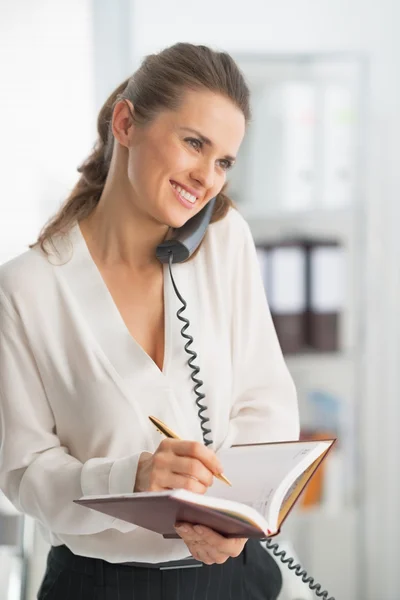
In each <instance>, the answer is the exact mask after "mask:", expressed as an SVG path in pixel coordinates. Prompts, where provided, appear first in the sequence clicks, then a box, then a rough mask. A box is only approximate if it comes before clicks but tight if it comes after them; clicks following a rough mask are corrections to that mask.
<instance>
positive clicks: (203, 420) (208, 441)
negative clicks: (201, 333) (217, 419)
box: [168, 252, 213, 446]
mask: <svg viewBox="0 0 400 600" xmlns="http://www.w3.org/2000/svg"><path fill="white" fill-rule="evenodd" d="M172 262H173V255H172V252H170V255H169V261H168V266H169V274H170V277H171V281H172V286H173V288H174V291H175V294H176V295H177V297H178V299H179V300H180V302H181V303H182V306H181V308H180V309H179V310H178V312H177V313H176V316H177V317H178V319H179V320H180V321H182V323H183V327H182V329H181V335H182V337H183V338H184V339H185V340H188V341H187V342H186V344H185V352H186V353H187V354H189V357H190V358H189V360H188V365H189V367H190V368H191V369H192V373H191V375H190V377H191V379H192V381H193V383H194V388H193V391H194V393H195V394H196V405H197V407H198V415H199V419H200V426H201V432H202V434H203V442H204V445H205V446H210V445H211V444H212V443H213V441H212V439H209V438H208V437H207V436H208V434H209V433H211V429H208V428H207V427H206V423H208V422H209V421H210V419H209V418H207V417H204V416H203V412H204V411H205V410H207V406H206V405H205V404H202V401H203V400H204V398H205V397H206V396H205V394H203V393H202V392H199V388H200V387H201V386H202V385H203V381H202V380H201V379H199V378H198V377H197V375H198V373H199V372H200V367H198V366H197V365H195V364H194V361H195V360H196V358H197V353H196V352H195V351H194V350H193V349H191V348H190V346H191V345H192V344H193V337H192V336H191V335H189V334H188V333H187V332H186V330H187V328H188V327H189V325H190V321H189V319H187V318H186V317H183V316H182V313H183V312H184V311H185V310H186V307H187V303H186V301H185V300H184V298H183V297H182V296H181V294H180V293H179V290H178V288H177V286H176V283H175V280H174V277H173V275H172V268H171V265H172Z"/></svg>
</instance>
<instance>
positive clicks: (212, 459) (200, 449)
mask: <svg viewBox="0 0 400 600" xmlns="http://www.w3.org/2000/svg"><path fill="white" fill-rule="evenodd" d="M171 441H172V442H175V443H174V444H173V445H172V446H171V448H173V451H174V452H175V454H177V455H178V456H186V457H187V456H189V457H191V458H196V459H197V460H199V461H200V462H201V463H203V465H204V466H205V467H207V469H209V470H210V471H211V472H212V473H214V475H219V474H221V473H222V465H221V463H220V462H219V460H218V458H217V456H216V454H215V452H213V451H212V450H210V449H209V448H207V446H205V445H204V444H202V443H200V442H193V441H186V440H171Z"/></svg>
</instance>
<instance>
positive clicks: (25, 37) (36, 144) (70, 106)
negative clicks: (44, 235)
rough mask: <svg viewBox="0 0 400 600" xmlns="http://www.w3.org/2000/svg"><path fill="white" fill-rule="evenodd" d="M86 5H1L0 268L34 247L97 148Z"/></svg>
mask: <svg viewBox="0 0 400 600" xmlns="http://www.w3.org/2000/svg"><path fill="white" fill-rule="evenodd" d="M91 27H92V23H91V14H90V2H89V0H69V2H52V1H51V0H35V1H34V2H32V1H31V0H16V1H14V2H11V1H8V2H1V3H0V82H1V85H0V111H1V122H2V125H1V127H2V132H1V137H2V140H3V143H2V144H0V165H1V166H0V169H1V197H2V199H1V210H0V262H3V261H5V260H6V259H8V258H11V257H12V256H14V255H16V254H18V253H19V252H21V251H23V250H24V249H25V247H26V245H27V244H28V243H31V242H33V241H34V240H35V237H36V235H37V233H38V230H39V228H40V227H41V226H42V224H43V220H44V219H45V218H47V217H48V216H50V214H52V212H53V211H54V210H55V209H56V208H57V207H58V205H59V203H60V202H61V200H62V199H63V198H64V197H65V195H66V193H67V191H68V189H69V188H70V187H72V185H73V183H74V181H75V180H76V177H77V174H76V167H77V166H78V165H79V162H80V161H81V160H82V159H83V158H84V157H85V156H86V154H87V152H88V150H90V148H91V146H92V143H93V141H94V129H93V127H94V122H95V121H94V119H95V114H94V110H93V106H92V104H93V65H92V58H93V57H92V31H91Z"/></svg>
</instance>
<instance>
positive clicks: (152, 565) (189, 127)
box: [0, 44, 298, 600]
mask: <svg viewBox="0 0 400 600" xmlns="http://www.w3.org/2000/svg"><path fill="white" fill-rule="evenodd" d="M249 118H250V109H249V92H248V88H247V86H246V83H245V81H244V79H243V77H242V75H241V73H240V71H239V69H238V68H237V66H236V64H235V63H234V61H233V60H232V58H231V57H230V56H229V55H227V54H226V53H222V52H214V51H213V50H211V49H209V48H207V47H205V46H194V45H191V44H177V45H175V46H172V47H171V48H167V49H166V50H164V51H162V52H160V53H159V54H157V55H153V56H149V57H147V58H146V59H145V61H144V62H143V64H142V66H141V67H140V68H139V70H138V71H137V72H136V73H135V74H134V75H132V77H130V78H129V79H128V80H126V81H125V82H124V83H123V84H121V85H120V86H119V87H118V89H117V90H115V92H114V93H113V94H112V95H111V96H110V98H109V99H108V100H107V102H106V103H105V105H104V106H103V108H102V110H101V112H100V115H99V118H98V133H99V138H98V140H97V142H96V145H95V147H94V149H93V152H92V153H91V154H90V156H89V157H88V159H87V160H86V161H85V162H84V163H83V165H82V166H81V167H80V169H79V171H80V173H81V176H80V178H79V181H78V182H77V184H76V186H75V188H74V189H73V191H72V193H71V195H70V197H69V198H67V200H66V202H65V204H64V206H63V207H62V208H61V209H60V211H59V212H58V214H56V215H55V217H54V218H53V219H52V220H51V221H50V222H49V223H48V224H47V225H46V226H45V228H44V230H43V231H42V233H41V235H40V236H39V239H38V242H37V243H36V244H33V246H32V247H31V248H30V250H28V251H27V252H25V253H24V254H22V255H21V256H19V257H17V258H16V259H14V260H13V261H11V262H9V263H6V264H5V265H3V266H2V267H1V268H0V348H1V352H0V382H1V393H0V429H1V431H2V434H3V435H2V443H1V446H0V488H1V489H2V490H3V491H4V493H5V494H6V496H7V497H8V498H9V499H10V500H11V502H12V503H13V504H14V505H15V506H16V508H17V509H18V510H19V511H21V512H22V513H25V514H28V515H30V516H32V517H33V518H35V519H36V520H37V521H38V522H39V523H40V526H41V528H42V531H43V533H44V535H45V537H46V539H47V540H48V541H49V542H50V544H51V546H52V548H51V550H50V553H49V558H48V567H47V571H46V574H45V577H44V580H43V583H42V586H41V589H40V591H39V595H38V599H39V600H84V599H85V600H86V598H93V597H94V596H95V595H97V594H98V593H99V594H101V597H102V598H103V600H111V599H112V600H114V599H115V598H119V600H125V599H128V598H129V599H132V598H137V599H139V598H140V599H141V598H143V599H144V598H145V599H146V600H161V598H165V597H166V596H165V594H164V592H165V589H168V597H171V598H174V599H176V600H179V599H181V600H186V598H192V599H193V600H204V599H205V598H207V600H218V599H222V598H226V597H227V595H229V597H230V598H231V599H232V600H239V599H241V600H257V599H259V598H263V599H265V600H267V599H268V600H275V599H276V598H277V595H278V593H279V588H280V582H281V578H280V571H279V569H278V567H277V565H276V564H275V562H274V561H273V559H272V558H271V557H270V555H269V554H267V553H266V552H265V550H264V549H263V548H262V547H261V546H260V544H259V543H257V542H255V541H252V540H249V541H247V540H245V539H230V540H228V539H225V538H223V537H222V536H221V535H219V534H218V533H217V532H215V531H212V530H210V529H207V528H205V527H202V528H201V529H200V530H199V529H198V528H195V527H191V526H189V525H187V524H183V528H182V529H180V530H179V535H180V539H168V540H167V539H163V538H160V537H159V536H157V535H156V534H154V533H153V532H150V531H148V530H144V529H142V528H140V527H135V526H133V525H131V524H129V523H126V522H124V521H119V520H116V519H112V518H111V517H107V516H105V515H101V514H100V513H98V514H95V513H94V511H90V510H89V509H86V508H84V507H82V506H78V505H77V504H75V503H74V500H76V499H77V498H80V497H81V496H83V495H86V496H87V495H93V494H94V495H104V494H118V493H122V494H126V493H130V492H133V491H137V492H141V491H153V490H154V491H156V490H157V491H158V490H166V489H173V488H185V489H188V490H191V491H193V492H197V493H201V494H203V493H205V492H206V490H207V489H208V488H209V487H210V486H211V485H212V483H213V479H214V476H215V475H216V474H218V473H220V472H221V468H222V467H221V465H220V464H219V461H218V458H217V455H216V451H217V450H218V449H219V448H221V447H229V446H231V445H233V444H241V443H248V442H250V441H251V442H255V443H257V442H268V441H277V440H290V439H296V438H297V436H298V414H297V402H296V394H295V390H294V387H293V383H292V381H291V378H290V376H289V374H288V371H287V368H286V365H285V363H284V360H283V357H282V353H281V351H280V348H279V344H278V341H277V337H276V335H275V332H274V329H273V324H272V319H271V315H270V313H269V310H268V306H267V303H266V299H265V294H264V288H263V284H262V280H261V276H260V272H259V266H258V260H257V255H256V251H255V247H254V243H253V240H252V238H251V235H250V231H249V227H248V225H247V224H246V223H245V221H244V220H243V218H242V217H241V216H240V215H239V213H238V212H237V211H236V210H234V209H233V208H232V203H231V202H230V200H229V198H228V197H227V196H226V195H225V193H224V192H223V190H224V188H225V184H226V176H227V171H228V169H229V168H230V167H231V165H232V164H233V162H234V161H235V157H236V155H237V153H238V150H239V147H240V144H241V142H242V139H243V136H244V135H245V128H246V124H247V122H248V120H249ZM212 198H216V201H215V205H214V212H213V217H212V223H211V224H210V225H209V226H208V227H207V232H206V235H205V236H204V239H203V241H202V243H201V245H200V246H199V248H198V251H197V253H195V254H193V255H192V257H191V259H190V260H189V261H187V262H182V263H179V264H176V265H174V267H176V268H175V270H174V276H175V277H176V280H177V282H179V287H180V289H181V290H182V293H183V296H184V297H185V298H187V299H188V307H189V308H190V311H191V325H190V331H191V332H192V331H193V330H194V331H195V336H194V337H195V340H196V349H197V350H198V353H199V357H201V372H202V375H204V380H205V382H206V383H207V385H208V388H207V414H208V415H209V418H207V420H208V421H209V422H210V424H211V427H212V436H213V443H212V446H211V445H210V446H208V445H206V444H205V443H203V438H202V431H201V426H200V421H199V418H198V417H199V415H198V411H197V409H198V406H197V405H196V402H195V399H194V389H193V382H192V380H191V378H190V377H189V373H188V364H187V362H188V361H187V354H186V352H185V349H184V347H183V343H182V338H181V332H180V325H179V323H177V321H176V320H174V315H175V314H176V311H177V308H179V307H177V306H176V303H175V297H174V296H173V291H172V292H171V289H172V285H171V282H170V281H169V279H168V277H167V278H166V277H165V276H166V275H167V276H168V270H167V268H166V267H167V265H163V264H161V262H159V261H158V259H157V257H156V247H157V246H158V245H159V244H160V243H161V242H162V241H164V240H165V239H166V238H168V236H170V235H171V232H173V230H175V229H176V228H180V227H182V226H184V225H185V224H186V223H187V221H189V220H190V219H191V217H193V216H194V215H196V214H197V213H199V211H201V210H202V208H203V207H205V206H206V205H208V206H209V207H212V206H213V204H208V203H209V202H210V200H211V199H212ZM193 223H194V221H192V222H191V225H193ZM32 290H34V293H32ZM199 360H200V358H199ZM195 389H197V387H196V388H195ZM150 414H153V415H156V416H157V417H158V418H159V419H161V420H162V421H165V422H166V423H168V425H169V426H170V427H171V428H172V429H174V430H175V431H177V432H179V434H180V437H181V438H182V439H180V440H177V439H167V440H163V441H161V443H160V438H159V437H158V433H157V432H156V431H155V430H154V428H153V426H152V424H151V423H150V421H149V419H148V415H150ZM199 567H200V568H199ZM205 590H207V592H206V593H205ZM96 597H97V596H96Z"/></svg>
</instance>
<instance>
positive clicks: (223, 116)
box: [128, 91, 245, 228]
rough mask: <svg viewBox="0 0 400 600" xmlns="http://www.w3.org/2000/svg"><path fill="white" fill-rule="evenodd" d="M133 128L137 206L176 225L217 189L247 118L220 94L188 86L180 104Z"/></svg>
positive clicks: (131, 168)
mask: <svg viewBox="0 0 400 600" xmlns="http://www.w3.org/2000/svg"><path fill="white" fill-rule="evenodd" d="M131 129H132V132H131V134H130V143H129V147H128V150H129V158H128V179H129V183H130V187H131V188H132V191H133V194H132V201H133V202H134V203H135V209H137V210H140V212H142V213H144V214H146V215H147V216H149V217H150V218H151V219H152V220H155V221H156V222H158V223H162V224H165V225H168V226H170V227H174V228H178V227H181V226H182V225H183V224H184V223H185V222H186V221H187V220H188V219H190V218H191V217H192V216H193V215H195V214H196V213H197V212H199V211H200V210H201V209H202V208H203V207H204V206H205V204H207V202H208V201H209V200H211V198H213V197H214V196H216V195H217V194H218V193H219V192H220V191H221V189H222V187H223V185H224V183H225V181H226V178H227V173H228V171H229V169H230V168H231V167H232V165H233V162H234V160H235V157H236V155H237V153H238V150H239V146H240V144H241V142H242V139H243V136H244V133H245V119H244V116H243V113H242V112H241V110H240V109H238V108H237V107H236V106H235V105H234V104H233V103H232V102H231V101H230V100H229V99H227V98H225V97H224V96H221V95H219V94H215V93H212V92H209V91H188V92H186V94H185V96H184V98H183V101H182V103H181V106H180V108H179V109H178V110H168V111H166V110H164V111H162V112H160V113H159V114H158V115H157V116H156V117H155V119H154V120H153V121H152V122H151V123H149V124H148V125H146V126H144V127H143V126H142V127H141V126H137V125H133V126H132V128H131Z"/></svg>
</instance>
